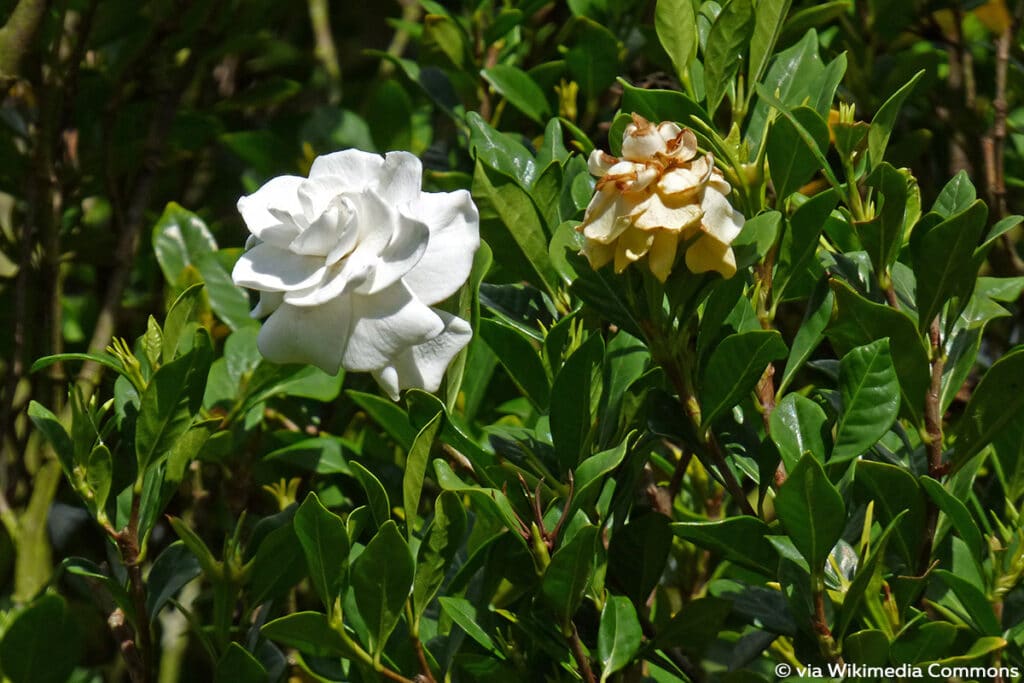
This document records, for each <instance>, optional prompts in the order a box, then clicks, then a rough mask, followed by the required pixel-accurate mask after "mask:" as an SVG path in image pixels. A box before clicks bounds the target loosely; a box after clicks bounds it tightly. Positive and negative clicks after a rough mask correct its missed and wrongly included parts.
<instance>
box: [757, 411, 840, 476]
mask: <svg viewBox="0 0 1024 683" xmlns="http://www.w3.org/2000/svg"><path fill="white" fill-rule="evenodd" d="M769 420H770V424H771V437H772V441H774V442H775V446H776V447H777V448H778V449H779V455H781V456H782V462H783V464H784V465H785V466H786V471H787V472H792V471H793V469H794V468H795V467H796V465H797V463H798V462H799V461H800V458H802V457H803V455H804V453H810V454H811V455H813V456H814V458H815V459H816V460H817V461H818V462H822V463H823V462H825V454H826V453H827V451H826V450H825V440H824V438H823V437H822V434H823V432H824V429H825V423H826V422H828V418H827V417H826V416H825V411H823V410H822V409H821V407H820V406H819V405H818V404H817V403H815V402H814V401H812V400H811V399H809V398H806V397H804V396H801V395H800V394H787V395H786V397H785V398H783V399H782V400H781V401H780V402H779V403H778V405H776V406H775V409H774V410H773V411H772V414H771V417H770V418H769Z"/></svg>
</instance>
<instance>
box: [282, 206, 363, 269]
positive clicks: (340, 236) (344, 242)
mask: <svg viewBox="0 0 1024 683" xmlns="http://www.w3.org/2000/svg"><path fill="white" fill-rule="evenodd" d="M353 217H354V213H353V211H352V208H351V205H350V204H348V203H347V202H346V201H345V200H344V198H341V197H339V198H337V199H335V200H334V201H333V202H331V204H330V206H328V207H327V208H326V209H325V210H324V212H323V213H322V214H320V216H319V217H318V218H317V219H316V220H314V221H313V222H312V223H310V225H309V227H308V228H306V229H305V230H303V231H302V232H301V233H299V236H298V237H296V238H295V239H294V240H292V242H291V244H289V245H288V249H289V250H290V251H293V252H295V253H296V254H303V255H305V256H321V257H324V256H327V255H328V254H331V255H335V254H337V253H338V251H339V249H338V247H339V246H340V247H343V248H345V249H346V251H345V253H343V254H341V255H340V256H337V257H336V258H335V259H334V260H335V261H337V260H338V259H339V258H341V256H344V255H345V254H347V253H348V251H351V250H352V247H353V246H355V242H356V231H355V230H354V229H347V228H349V224H350V223H351V221H352V219H353Z"/></svg>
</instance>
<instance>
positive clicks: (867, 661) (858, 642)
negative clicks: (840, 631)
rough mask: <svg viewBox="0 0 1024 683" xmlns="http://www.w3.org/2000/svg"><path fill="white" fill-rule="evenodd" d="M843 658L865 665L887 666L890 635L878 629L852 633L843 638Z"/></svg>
mask: <svg viewBox="0 0 1024 683" xmlns="http://www.w3.org/2000/svg"><path fill="white" fill-rule="evenodd" d="M843 659H844V660H846V661H847V662H850V663H852V664H861V665H863V666H885V665H886V664H888V662H889V637H888V636H887V635H885V631H879V630H878V629H864V630H863V631H857V632H856V633H851V634H850V635H848V636H846V638H844V639H843ZM894 661H902V660H894Z"/></svg>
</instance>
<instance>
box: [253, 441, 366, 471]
mask: <svg viewBox="0 0 1024 683" xmlns="http://www.w3.org/2000/svg"><path fill="white" fill-rule="evenodd" d="M263 461H264V462H278V463H281V464H282V465H289V466H291V467H295V468H297V469H300V470H304V471H306V472H315V473H317V474H351V472H352V470H351V469H350V468H349V466H348V462H347V461H346V460H345V456H343V455H342V447H341V441H340V440H339V439H336V438H330V437H327V436H319V437H313V438H310V439H302V440H301V441H297V442H295V443H293V444H290V445H288V446H285V447H284V448H278V449H277V450H274V451H271V452H270V453H267V454H266V455H265V456H263Z"/></svg>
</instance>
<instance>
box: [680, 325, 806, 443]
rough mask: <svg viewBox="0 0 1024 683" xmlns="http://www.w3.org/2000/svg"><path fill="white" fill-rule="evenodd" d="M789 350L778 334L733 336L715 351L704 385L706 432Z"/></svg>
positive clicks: (709, 361) (703, 380)
mask: <svg viewBox="0 0 1024 683" xmlns="http://www.w3.org/2000/svg"><path fill="white" fill-rule="evenodd" d="M788 351H789V349H788V348H787V347H786V343H785V342H784V341H782V335H780V334H779V333H778V332H776V331H775V330H770V331H762V330H757V331H752V332H743V333H740V334H731V335H729V336H728V337H726V338H725V339H723V340H722V342H721V343H720V344H719V345H718V346H717V347H715V350H714V351H712V352H711V357H710V358H709V359H708V364H707V367H706V368H705V369H704V374H703V376H702V378H701V382H700V387H699V390H700V393H699V396H700V400H701V415H702V417H701V420H702V425H701V427H702V429H707V427H708V426H709V425H710V424H711V423H712V422H713V421H714V419H715V418H716V417H718V416H719V415H722V414H723V413H725V411H727V410H729V409H731V408H732V407H733V406H734V405H736V404H737V403H739V401H740V400H741V399H742V398H743V397H744V396H746V395H747V394H748V393H750V391H752V390H753V388H754V386H755V385H756V384H757V382H758V380H759V379H761V375H762V374H763V373H764V371H765V368H766V367H768V364H769V363H771V362H772V361H775V360H779V359H780V358H785V357H786V354H787V353H788Z"/></svg>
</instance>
